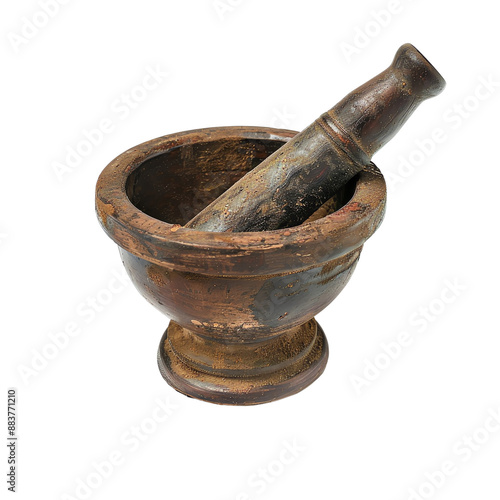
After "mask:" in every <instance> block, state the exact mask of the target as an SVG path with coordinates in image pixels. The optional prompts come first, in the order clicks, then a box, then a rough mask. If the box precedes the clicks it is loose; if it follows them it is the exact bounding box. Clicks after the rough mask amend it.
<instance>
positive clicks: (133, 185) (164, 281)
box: [96, 127, 386, 405]
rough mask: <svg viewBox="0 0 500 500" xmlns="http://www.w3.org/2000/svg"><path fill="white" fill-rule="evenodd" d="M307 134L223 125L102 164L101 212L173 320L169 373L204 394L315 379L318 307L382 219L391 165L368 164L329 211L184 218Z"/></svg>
mask: <svg viewBox="0 0 500 500" xmlns="http://www.w3.org/2000/svg"><path fill="white" fill-rule="evenodd" d="M296 133H297V132H294V131H290V130H281V129H273V128H265V127H218V128H209V129H200V130H193V131H188V132H181V133H175V134H171V135H167V136H164V137H160V138H157V139H154V140H151V141H148V142H146V143H143V144H141V145H139V146H136V147H134V148H132V149H130V150H128V151H126V152H125V153H123V154H121V155H120V156H118V157H117V158H116V159H115V160H114V161H112V162H111V163H110V164H109V165H108V166H107V167H106V168H105V169H104V170H103V172H102V173H101V175H100V177H99V180H98V182H97V187H96V211H97V214H98V218H99V221H100V223H101V225H102V227H103V229H104V230H105V232H106V233H107V234H108V236H109V237H110V238H111V239H112V240H114V241H115V243H117V244H118V246H119V248H120V253H121V257H122V260H123V263H124V265H125V268H126V269H127V272H128V274H129V276H130V277H131V279H132V282H133V283H134V285H135V287H136V288H137V289H138V290H139V292H140V293H141V294H142V295H143V296H144V297H145V298H146V299H147V300H148V301H149V302H150V303H151V304H152V305H154V306H155V307H156V308H158V309H159V310H160V311H162V312H163V313H164V314H165V315H167V316H168V317H169V318H171V322H170V324H169V326H168V328H167V330H166V331H165V333H164V335H163V338H162V339H161V342H160V347H159V350H158V364H159V367H160V371H161V373H162V375H163V377H164V378H165V380H166V381H167V382H168V383H169V384H170V385H171V386H173V387H174V388H175V389H176V390H178V391H179V392H181V393H183V394H186V395H188V396H191V397H194V398H198V399H202V400H205V401H209V402H213V403H219V404H232V405H250V404H258V403H265V402H270V401H274V400H277V399H280V398H283V397H286V396H289V395H292V394H295V393H297V392H299V391H301V390H302V389H304V388H305V387H306V386H308V385H309V384H311V383H312V382H313V381H314V380H316V379H317V378H318V377H319V376H320V375H321V373H322V372H323V370H324V369H325V365H326V362H327V358H328V344H327V341H326V338H325V335H324V333H323V330H322V329H321V327H320V326H319V325H318V324H317V322H316V320H315V319H314V316H315V315H316V314H317V313H319V312H320V311H322V310H323V309H324V308H325V307H326V306H327V305H328V304H330V303H331V302H332V301H333V300H334V299H335V297H336V296H337V295H338V294H339V293H340V291H341V290H342V289H343V288H344V286H345V285H346V283H347V282H348V280H349V278H350V277H351V275H352V273H353V271H354V269H355V266H356V263H357V261H358V259H359V256H360V253H361V250H362V247H363V244H364V243H365V241H366V240H367V239H368V238H369V237H370V236H371V235H372V234H373V233H374V232H375V230H376V229H377V227H378V226H379V225H380V223H381V221H382V218H383V215H384V210H385V201H386V187H385V182H384V178H383V176H382V174H381V173H380V171H379V170H378V169H377V167H375V166H374V165H373V164H371V165H369V166H367V167H366V168H365V169H364V170H363V171H362V172H361V173H360V174H359V175H358V176H356V177H355V178H354V179H353V180H352V181H351V182H350V183H349V184H348V185H346V186H345V187H344V188H343V189H342V191H341V192H339V193H337V194H336V196H335V199H334V203H333V204H331V206H330V209H329V211H328V212H327V214H326V215H324V214H323V215H324V216H321V217H320V218H317V219H316V220H312V219H314V218H312V219H311V220H310V221H306V222H305V223H304V224H302V225H300V226H296V227H290V228H286V229H280V230H275V231H265V232H247V233H213V232H203V231H197V230H195V229H188V228H184V227H182V226H183V225H184V224H185V223H187V222H188V221H189V220H190V219H191V218H192V217H194V216H195V215H196V214H197V213H198V212H199V211H201V210H202V209H203V208H204V207H205V206H207V205H208V204H209V203H210V202H211V201H213V200H214V199H216V198H217V197H218V196H219V195H220V194H222V193H223V192H224V191H225V190H226V189H227V188H228V187H230V186H231V185H232V184H233V183H234V182H236V181H237V180H238V179H239V178H241V177H242V176H243V175H244V174H245V173H247V172H248V171H249V170H251V169H252V168H254V167H255V166H256V165H258V164H259V163H260V162H261V161H262V160H264V159H265V158H266V157H267V156H269V155H270V154H272V153H273V152H274V151H275V150H277V149H278V148H279V147H280V146H282V145H283V144H284V143H285V142H286V141H288V140H289V139H290V138H291V137H293V136H294V135H295V134H296Z"/></svg>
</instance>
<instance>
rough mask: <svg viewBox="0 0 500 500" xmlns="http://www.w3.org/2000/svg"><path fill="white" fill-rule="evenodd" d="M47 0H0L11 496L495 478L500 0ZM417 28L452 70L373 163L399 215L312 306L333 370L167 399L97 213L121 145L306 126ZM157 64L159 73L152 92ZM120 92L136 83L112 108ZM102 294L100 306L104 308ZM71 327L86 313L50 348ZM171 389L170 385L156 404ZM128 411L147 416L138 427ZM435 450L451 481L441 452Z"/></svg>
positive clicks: (324, 487) (418, 485)
mask: <svg viewBox="0 0 500 500" xmlns="http://www.w3.org/2000/svg"><path fill="white" fill-rule="evenodd" d="M58 5H59V7H58V11H57V12H55V9H54V12H53V13H52V14H51V16H52V17H51V18H50V19H49V20H48V21H47V19H45V21H47V22H45V21H44V15H43V14H40V12H43V11H42V10H41V7H40V4H39V3H38V2H37V1H34V0H23V1H16V2H8V4H7V2H4V3H3V5H2V15H1V16H0V17H1V30H2V44H1V47H0V51H1V58H2V67H3V77H2V79H1V87H2V88H1V99H2V113H1V116H2V131H1V136H2V139H3V140H2V167H1V168H2V183H1V186H2V195H1V217H0V235H1V237H0V243H1V245H0V266H1V268H0V269H1V284H2V287H1V292H2V298H1V304H2V314H1V321H2V327H1V330H2V337H1V341H2V348H1V353H2V363H1V364H2V371H3V375H4V376H3V378H2V380H3V382H4V383H3V384H2V385H3V386H4V390H6V389H7V387H17V389H18V392H19V405H18V412H19V421H18V433H19V443H18V444H19V448H18V452H19V460H20V462H19V477H18V498H22V499H26V500H27V499H30V500H31V499H34V498H36V499H42V500H45V499H66V500H67V499H68V498H84V497H85V496H86V497H87V498H92V499H93V498H127V499H128V498H131V499H132V498H149V499H166V498H175V499H177V500H183V499H189V500H193V499H196V498H203V499H206V500H236V499H238V498H239V499H240V500H243V499H247V498H251V499H257V498H259V499H262V500H264V499H291V500H298V499H303V498H306V497H307V498H343V499H365V498H370V499H371V500H387V499H394V500H405V499H408V498H412V499H414V500H415V499H418V498H440V499H442V500H445V499H453V500H465V499H470V498H481V499H482V500H488V499H498V498H499V497H500V474H499V471H500V424H494V420H493V417H492V416H491V415H495V414H496V415H498V413H499V411H500V392H499V381H500V363H499V358H500V342H499V340H498V334H499V329H498V284H497V283H498V277H499V264H498V254H499V240H498V217H497V211H498V202H497V198H498V183H499V181H500V175H499V166H498V158H497V152H496V149H497V145H498V122H497V116H498V113H499V111H500V110H499V109H498V103H499V97H498V96H499V94H500V86H499V82H500V69H499V67H498V49H499V42H498V40H499V39H498V16H497V15H496V14H495V12H494V10H493V9H494V7H495V4H494V3H493V2H489V1H488V2H487V1H484V0H481V1H475V2H473V3H459V2H451V1H447V2H444V1H443V2H435V1H431V0H421V1H416V0H414V1H409V0H400V2H399V3H398V2H397V1H396V0H393V1H392V2H389V1H388V0H380V1H374V2H369V1H366V0H362V1H356V2H330V1H319V0H309V1H307V2H305V1H296V0H293V1H291V0H288V1H284V0H282V1H269V0H268V1H264V0H260V1H258V0H253V1H250V0H242V1H238V0H221V1H220V2H216V3H214V2H213V1H212V0H196V1H181V0H177V1H166V0H161V1H160V0H142V1H140V2H126V1H123V0H120V1H119V0H107V1H98V0H86V1H85V2H84V1H82V0H80V1H78V0H73V1H66V4H65V5H62V4H61V3H59V4H58ZM31 21H36V22H37V23H38V25H42V24H45V25H44V26H41V27H36V26H35V27H34V28H33V26H31V27H30V26H28V24H29V23H30V22H31ZM366 32H368V35H366ZM363 33H365V35H363ZM405 42H411V43H413V44H414V45H415V46H416V47H417V48H418V49H420V50H421V51H422V52H423V53H424V54H425V56H426V57H427V58H428V59H429V60H430V61H431V62H432V63H433V64H434V65H435V66H436V68H438V70H439V71H440V72H441V73H442V74H443V76H444V77H445V79H446V80H447V82H448V86H447V88H446V90H445V92H443V94H441V95H440V96H439V97H437V98H435V99H432V100H429V101H427V102H426V103H424V104H423V105H422V106H421V107H420V108H419V109H418V110H417V112H416V113H415V115H414V116H413V117H412V118H411V119H410V121H409V122H408V123H407V125H406V126H405V128H404V129H403V130H402V131H401V133H400V134H399V135H398V136H397V138H395V139H394V140H393V141H392V142H391V143H390V144H389V145H387V146H386V147H385V148H384V149H383V150H382V151H380V153H379V154H377V155H376V157H375V158H374V160H375V162H376V163H377V165H378V166H379V167H380V168H381V169H382V171H383V172H384V173H385V174H386V178H387V181H388V183H389V186H388V207H387V215H386V218H385V221H384V223H383V224H382V226H381V228H380V230H379V231H378V232H377V233H376V234H375V235H374V237H373V238H372V239H371V240H370V241H369V242H368V243H367V244H366V246H365V249H364V252H363V256H362V258H361V261H360V263H359V265H358V268H357V270H356V272H355V273H354V277H353V278H352V280H351V282H350V283H349V285H348V286H347V287H346V289H345V290H344V291H343V292H342V294H341V295H340V296H339V297H338V299H337V300H336V301H335V302H334V303H333V304H332V305H331V306H330V307H328V309H327V310H325V311H324V312H322V313H321V314H320V315H319V318H318V319H319V321H320V323H321V325H322V326H323V328H324V329H325V331H326V333H327V335H328V339H329V342H330V348H331V357H330V361H329V364H328V367H327V369H326V371H325V373H324V375H323V376H322V377H321V378H320V379H319V380H318V381H317V382H316V383H314V384H313V385H312V386H311V387H309V388H308V389H307V390H305V391H304V392H302V393H301V394H299V395H296V396H294V397H291V398H288V399H285V400H282V401H279V402H276V403H272V404H267V405H261V406H257V407H250V408H245V407H221V406H216V405H211V404H207V403H202V402H199V401H196V400H193V399H188V398H185V397H183V396H181V395H179V394H177V393H176V392H175V391H173V390H172V389H171V388H170V387H169V386H167V384H166V383H165V382H164V381H163V379H162V377H161V376H160V374H159V372H158V369H157V366H156V349H157V346H158V343H159V340H160V337H161V335H162V333H163V331H164V329H165V327H166V326H167V323H168V319H167V318H166V317H163V316H162V315H161V314H160V313H159V312H158V311H156V310H155V309H154V308H152V307H151V306H150V305H149V304H148V303H147V302H146V301H145V300H144V299H142V298H141V297H140V295H139V294H138V293H137V292H136V291H135V290H134V289H133V287H132V285H130V284H126V285H123V286H121V285H120V282H119V281H117V280H116V277H115V276H117V275H118V276H121V275H123V269H122V265H121V262H120V258H119V255H118V251H117V248H116V246H115V245H114V244H113V243H112V242H111V240H109V239H108V238H107V237H106V235H105V234H104V232H103V231H102V230H101V228H100V227H99V225H98V222H97V219H96V217H95V214H94V186H95V182H96V180H97V177H98V175H99V173H100V172H101V170H102V169H103V168H104V167H105V166H106V164H107V163H109V162H110V161H111V160H112V159H113V158H114V157H116V156H117V155H118V154H120V153H121V152H123V151H124V150H126V149H128V148H130V147H132V146H134V145H136V144H138V143H141V142H143V141H146V140H148V139H152V138H154V137H157V136H161V135H165V134H168V133H173V132H177V131H182V130H186V129H194V128H201V127H208V126H218V125H262V126H276V127H283V128H290V129H296V130H300V129H302V128H304V127H305V126H307V125H308V124H309V123H310V122H312V121H313V120H314V119H315V118H316V117H317V116H318V115H319V114H321V113H322V112H324V111H326V110H327V109H329V108H330V107H331V106H333V105H334V104H335V103H336V102H337V101H338V100H340V99H341V98H342V97H343V96H344V95H345V94H346V93H347V92H349V91H351V90H352V89H354V88H355V87H356V86H358V85H359V84H361V83H364V82H365V81H366V80H368V79H369V78H371V77H372V76H374V75H375V74H377V73H378V72H380V71H381V70H383V69H384V68H385V67H387V66H388V65H389V63H390V62H391V60H392V58H393V55H394V53H395V51H396V50H397V48H398V47H399V46H400V45H401V44H402V43H405ZM148 67H149V68H151V69H154V68H158V69H159V71H160V73H162V72H164V73H167V72H168V76H163V77H159V79H160V80H162V81H161V83H159V84H158V85H157V86H156V88H155V89H152V90H149V91H147V92H146V95H144V94H141V93H140V90H137V89H136V87H137V85H140V84H141V82H142V81H143V79H144V77H145V75H146V74H147V71H148V70H147V68H148ZM485 81H489V82H490V83H489V84H487V86H485V84H484V82H485ZM488 86H489V87H490V88H489V89H488ZM134 89H135V90H134ZM131 92H135V95H140V96H141V99H142V100H141V102H139V103H136V102H135V103H133V105H134V109H131V108H130V107H125V108H124V107H123V104H120V100H121V99H122V95H123V94H130V93H131ZM476 94H477V96H479V98H478V97H476ZM103 119H104V120H106V119H107V120H108V125H109V123H110V122H111V124H112V126H111V127H110V128H112V129H113V130H112V131H109V133H106V134H104V136H103V139H102V141H101V142H100V144H97V145H95V146H92V147H91V148H90V150H89V151H87V153H88V154H87V155H86V157H85V158H83V159H82V160H81V161H80V163H79V164H77V165H73V166H72V167H71V168H70V169H69V170H68V171H65V172H64V173H63V174H62V175H61V173H60V172H59V175H58V174H57V173H56V170H55V168H54V165H57V164H58V163H59V164H64V163H65V162H66V156H67V154H68V148H76V147H77V146H78V145H79V144H80V145H81V142H82V141H83V140H85V131H91V130H92V129H95V128H96V127H98V126H99V124H100V123H101V121H102V120H103ZM436 129H440V130H441V132H439V131H438V132H436ZM436 134H437V136H438V137H440V143H439V144H436V143H435V142H434V143H433V144H431V143H430V142H429V141H433V139H432V138H433V137H434V136H435V135H436ZM416 141H420V143H419V144H420V146H419V145H418V144H417V142H416ZM422 144H424V146H425V145H426V147H425V149H426V151H427V152H426V153H425V154H424V153H422V152H420V153H419V151H422V149H421V148H422V147H424V146H422ZM405 162H408V163H407V164H405ZM408 165H409V166H408ZM113 280H114V281H113ZM110 284H111V287H112V288H113V290H115V292H114V293H112V294H111V292H109V291H106V290H107V289H108V287H109V286H110ZM450 284H451V285H452V286H453V288H450V286H451V285H450ZM113 285H114V286H113ZM117 290H119V291H117ZM442 294H444V295H442ZM441 296H443V297H444V298H446V302H447V303H445V302H443V301H442V299H441ZM96 297H97V298H98V299H99V298H100V299H104V298H105V299H107V300H108V301H109V303H107V304H105V305H102V304H101V305H99V304H98V307H99V311H98V312H94V313H93V314H92V313H90V312H88V311H89V309H90V306H89V300H92V298H96ZM110 297H111V298H110ZM422 308H423V309H422ZM425 311H428V312H425ZM425 315H427V316H426V317H427V319H425V318H426V317H425ZM68 324H69V328H71V325H72V324H73V326H75V325H76V328H78V330H77V333H78V334H77V335H74V336H72V337H71V338H69V340H68V341H67V342H66V345H65V346H64V348H61V349H60V350H58V351H57V350H56V351H55V353H54V341H53V339H54V338H56V335H57V334H60V333H61V332H63V331H64V329H65V328H67V325H68ZM404 332H406V334H407V337H406V338H409V339H410V340H409V342H410V343H409V344H408V345H406V346H405V347H403V348H401V349H400V350H399V351H400V352H398V349H396V348H394V346H393V348H394V349H395V352H396V353H397V354H396V355H393V357H394V358H395V359H391V360H389V361H387V359H388V358H387V356H384V350H383V347H382V344H386V345H387V344H389V343H391V342H394V341H395V340H397V339H398V337H400V336H401V335H402V334H403V335H404ZM63 337H64V335H63V334H61V335H59V338H63ZM61 342H62V341H61ZM391 345H392V344H391ZM44 353H45V354H44ZM46 355H47V356H49V357H52V359H50V360H47V356H46ZM370 363H376V364H375V368H373V366H372V368H371V370H370V369H368V368H367V366H370ZM384 363H385V364H384ZM377 365H378V366H379V368H377ZM380 366H383V368H380ZM27 370H32V371H31V372H30V371H27ZM23 374H24V375H23ZM356 377H358V378H356ZM366 377H369V378H370V380H368V379H367V378H366ZM361 380H364V383H363V382H360V381H361ZM360 384H361V386H360ZM356 387H358V389H359V390H357V389H356ZM157 398H160V400H161V401H167V400H170V404H171V405H175V406H176V409H175V410H173V412H172V415H171V416H170V417H169V418H168V419H166V421H164V422H161V423H156V422H155V421H154V420H152V419H153V417H155V418H157V419H158V417H161V416H162V415H164V413H162V411H163V410H161V407H158V399H157ZM5 404H6V403H2V405H5ZM4 408H5V406H4ZM497 418H499V419H500V416H498V417H497ZM2 425H5V423H3V424H2ZM134 426H136V427H139V428H140V427H141V426H143V430H144V429H145V430H146V431H147V432H146V433H145V434H143V437H144V441H141V442H140V444H138V441H134V440H133V439H132V438H131V436H132V434H131V433H132V432H133V430H134ZM485 426H486V427H485ZM141 432H142V431H141ZM148 433H149V434H148ZM468 436H469V437H468ZM467 439H470V441H467ZM284 443H288V445H289V446H292V447H293V446H296V448H297V450H298V451H296V454H295V456H294V455H293V454H291V453H289V452H286V453H285V452H284V451H283V450H285V449H286V445H285V444H284ZM294 443H295V444H294ZM478 443H480V444H478ZM3 449H4V452H2V454H1V456H0V460H1V461H2V464H5V469H6V467H7V466H6V461H7V459H6V454H7V448H4V447H3ZM110 455H111V456H112V457H115V458H116V457H118V456H120V457H121V460H119V464H117V465H115V466H114V468H113V470H112V471H111V472H110V471H109V470H106V471H105V472H106V475H107V476H108V477H105V478H102V474H101V476H99V475H97V473H96V472H95V466H94V465H93V464H94V463H101V464H102V462H105V461H109V457H110ZM280 457H281V458H280ZM280 460H281V461H280ZM283 461H284V462H287V463H283ZM443 463H445V465H444V468H445V469H446V471H447V473H448V474H447V475H446V476H444V475H443V474H441V473H435V472H436V471H438V470H442V468H443ZM105 469H106V468H105ZM108 469H109V467H108ZM2 470H4V466H2ZM259 475H260V478H259ZM264 476H265V477H267V478H268V479H265V478H264ZM429 476H432V477H433V480H432V481H433V482H434V483H435V484H439V487H437V486H433V485H432V482H431V480H430V479H429ZM2 477H5V476H2ZM86 482H90V483H91V489H90V490H88V491H87V490H86V488H85V487H83V486H82V483H86ZM78 485H80V486H79V487H78ZM1 488H2V490H3V491H6V488H7V484H6V483H4V480H2V485H1ZM412 490H414V491H415V492H416V493H415V494H414V493H411V491H412ZM245 495H246V496H245Z"/></svg>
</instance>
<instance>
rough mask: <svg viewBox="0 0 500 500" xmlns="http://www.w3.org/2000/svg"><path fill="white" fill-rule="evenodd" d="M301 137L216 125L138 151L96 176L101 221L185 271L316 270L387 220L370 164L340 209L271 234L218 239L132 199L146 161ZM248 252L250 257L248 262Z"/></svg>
mask: <svg viewBox="0 0 500 500" xmlns="http://www.w3.org/2000/svg"><path fill="white" fill-rule="evenodd" d="M296 134H297V132H295V131H293V130H286V129H277V128H270V127H259V126H232V127H213V128H203V129H194V130H188V131H184V132H177V133H173V134H169V135H165V136H161V137H157V138H155V139H152V140H149V141H146V142H144V143H142V144H139V145H137V146H134V147H133V148H131V149H129V150H127V151H125V152H124V153H122V154H120V155H119V156H118V157H116V158H115V159H114V160H113V161H111V162H110V163H109V164H108V165H107V166H106V167H105V168H104V170H103V171H102V172H101V175H100V176H99V179H98V181H97V185H96V212H97V215H98V219H99V221H100V223H101V225H102V227H103V229H104V230H105V232H106V233H107V234H108V236H109V237H110V238H111V239H112V240H113V241H115V243H117V244H118V245H119V246H120V247H121V248H123V249H124V250H126V251H128V252H130V253H132V254H134V255H136V256H137V257H140V258H143V259H145V260H148V261H150V262H153V263H156V264H159V265H162V266H164V267H167V268H171V269H176V270H180V271H190V272H197V273H201V274H217V275H221V274H223V275H228V276H231V275H234V276H241V275H243V274H248V275H263V274H265V275H269V274H279V273H283V272H286V273H289V272H293V271H297V270H300V269H304V268H307V267H311V266H312V265H318V266H319V265H321V264H323V263H326V262H328V261H330V260H332V259H334V258H338V257H341V256H342V255H345V254H346V253H348V252H350V251H352V250H354V249H356V248H358V247H360V246H362V245H363V244H364V242H365V241H366V240H367V239H368V238H369V237H370V236H371V235H372V234H373V233H374V232H375V231H376V229H377V228H378V226H379V225H380V223H381V221H382V219H383V215H384V212H385V202H386V186H385V181H384V178H383V175H382V174H381V173H380V171H379V170H378V168H377V167H376V166H375V165H373V164H371V165H370V166H367V167H366V168H365V169H364V170H363V171H362V172H361V173H360V174H359V178H358V180H357V182H356V187H355V190H354V194H353V196H352V198H351V199H350V200H349V201H348V202H347V203H346V204H345V205H344V206H342V207H341V208H340V209H339V210H337V211H335V212H333V213H332V214H330V215H327V216H326V217H323V218H322V219H318V220H316V221H314V222H309V223H307V224H302V225H301V226H295V227H290V228H286V229H278V230H274V231H264V232H248V233H213V232H206V231H198V230H196V229H190V228H184V227H181V226H180V225H178V224H170V223H168V222H164V221H161V220H159V219H155V218H154V217H152V216H150V215H148V214H146V213H144V212H142V211H141V210H140V209H138V208H137V207H136V206H135V205H134V204H133V203H132V202H131V200H130V199H129V197H128V195H127V192H126V184H127V179H128V177H129V176H130V174H131V173H132V172H133V171H134V170H135V169H136V168H138V167H139V166H140V165H141V164H142V163H143V162H144V161H146V160H148V159H150V158H152V157H154V156H158V155H160V154H164V153H166V152H167V151H168V150H170V149H172V148H175V147H180V146H182V145H184V144H190V143H194V142H201V141H203V142H205V141H215V140H220V139H223V138H224V139H230V138H231V137H234V138H236V139H242V138H244V139H252V138H253V139H261V140H266V139H267V140H270V139H272V140H283V141H287V140H289V139H290V138H292V137H293V136H294V135H296ZM319 240H321V242H322V245H323V248H322V253H321V254H320V253H319V252H318V250H317V247H318V244H319V243H318V241H319ZM326 247H328V248H326ZM299 249H300V251H298V250H299ZM250 253H251V254H252V255H253V258H252V259H249V258H248V255H249V254H250ZM263 263H265V265H263Z"/></svg>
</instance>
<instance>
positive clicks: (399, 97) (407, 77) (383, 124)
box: [323, 43, 446, 158]
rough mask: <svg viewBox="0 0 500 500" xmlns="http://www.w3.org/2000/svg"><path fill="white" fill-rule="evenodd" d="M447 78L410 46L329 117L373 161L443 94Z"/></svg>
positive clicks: (397, 53) (404, 47)
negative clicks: (425, 106)
mask: <svg viewBox="0 0 500 500" xmlns="http://www.w3.org/2000/svg"><path fill="white" fill-rule="evenodd" d="M445 85H446V82H445V80H444V78H443V77H442V76H441V75H440V74H439V72H438V71H437V70H436V68H434V66H433V65H432V64H431V63H430V62H429V61H428V60H427V59H426V58H425V57H424V56H423V55H422V54H421V53H420V52H419V51H418V50H417V49H416V48H415V47H414V46H413V45H411V44H410V43H406V44H404V45H402V46H401V47H400V48H399V50H398V51H397V52H396V55H395V56H394V60H393V61H392V64H391V65H390V66H389V67H388V68H387V69H386V70H384V71H382V73H380V74H378V75H377V76H375V77H374V78H372V79H371V80H369V81H368V82H366V83H364V84H363V85H361V86H360V87H358V88H357V89H355V90H353V91H352V92H350V93H349V94H348V95H347V96H346V97H344V98H343V99H342V100H341V101H340V102H339V103H337V104H336V105H335V106H334V107H333V108H332V109H331V110H330V111H327V112H326V113H325V115H326V116H327V117H329V118H330V119H331V120H333V122H334V124H335V125H336V126H337V128H338V129H339V130H338V132H337V133H340V134H343V135H346V136H348V138H349V139H350V140H352V141H354V142H355V144H356V145H357V146H358V147H359V148H360V149H361V150H362V151H363V152H364V153H365V154H366V155H367V156H368V158H371V157H372V156H373V155H374V154H375V153H376V152H377V151H378V150H379V149H380V148H381V147H382V146H384V145H385V144H386V143H387V142H389V141H390V140H391V139H392V138H393V137H394V135H396V133H397V132H398V131H399V130H400V129H401V127H402V126H403V125H404V124H405V122H406V120H408V118H409V117H410V116H411V114H412V113H413V111H415V109H416V108H417V107H418V105H419V104H420V103H421V102H422V101H425V100H426V99H429V98H430V97H434V96H436V95H438V94H440V93H441V92H442V90H443V89H444V87H445ZM325 115H323V116H325Z"/></svg>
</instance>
